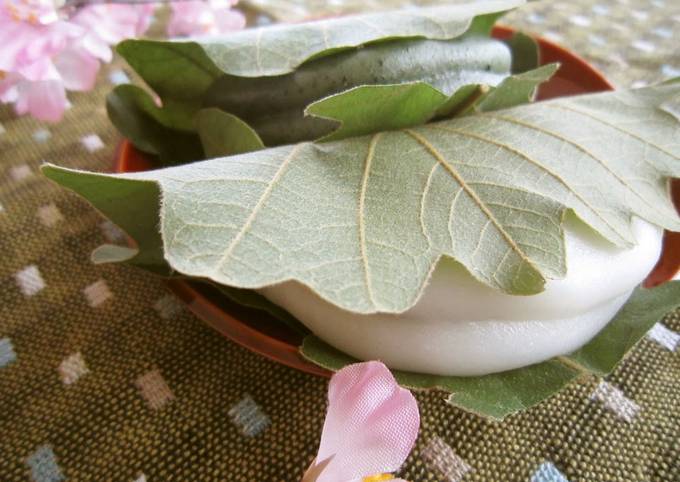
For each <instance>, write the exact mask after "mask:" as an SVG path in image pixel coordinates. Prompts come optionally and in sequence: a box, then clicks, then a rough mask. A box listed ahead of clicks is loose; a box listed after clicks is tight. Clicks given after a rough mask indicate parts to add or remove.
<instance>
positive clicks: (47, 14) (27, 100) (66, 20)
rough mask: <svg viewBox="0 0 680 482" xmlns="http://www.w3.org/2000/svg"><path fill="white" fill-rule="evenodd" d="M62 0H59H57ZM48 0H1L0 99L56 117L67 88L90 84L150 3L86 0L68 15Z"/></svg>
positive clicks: (142, 24)
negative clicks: (89, 2) (90, 2)
mask: <svg viewBox="0 0 680 482" xmlns="http://www.w3.org/2000/svg"><path fill="white" fill-rule="evenodd" d="M61 1H62V2H63V0H61ZM62 6H63V3H59V2H58V1H51V0H0V45H2V48H1V49H0V102H4V103H13V104H14V108H15V110H16V112H17V113H18V114H20V115H21V114H27V113H28V114H31V115H33V116H34V117H36V118H38V119H40V120H45V121H51V122H55V121H58V120H60V119H61V118H62V116H63V113H64V110H65V109H66V108H67V107H68V106H69V102H68V98H67V97H66V90H72V91H85V90H90V89H92V87H93V86H94V83H95V81H96V77H97V72H98V70H99V66H100V62H99V61H100V60H101V61H105V62H108V61H110V60H111V55H112V54H111V49H110V46H111V45H112V44H114V43H117V42H119V41H121V40H123V39H124V38H127V37H134V36H137V35H139V34H141V33H142V30H143V29H145V28H146V26H147V25H148V22H146V21H145V19H147V18H148V17H150V15H151V13H152V9H153V7H152V6H149V5H89V6H85V7H82V8H81V9H78V10H77V11H76V12H75V13H74V14H73V15H72V16H70V17H69V16H67V15H66V13H65V10H64V9H62V8H60V7H62Z"/></svg>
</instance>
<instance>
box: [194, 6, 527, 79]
mask: <svg viewBox="0 0 680 482" xmlns="http://www.w3.org/2000/svg"><path fill="white" fill-rule="evenodd" d="M524 3H525V2H524V0H483V1H479V2H469V3H464V4H457V5H456V4H454V5H442V6H433V7H421V8H417V9H404V10H398V11H388V12H379V13H369V14H362V15H352V16H347V17H335V18H330V19H325V20H318V21H314V22H306V23H300V24H280V25H274V26H268V27H263V28H258V29H246V30H242V31H240V32H235V33H230V34H229V35H227V36H224V37H218V38H216V39H214V40H211V39H206V40H204V41H201V42H200V45H201V47H202V49H203V50H204V52H205V53H206V55H207V56H208V58H210V60H211V61H212V62H213V63H214V65H215V66H216V67H218V68H219V69H220V70H221V71H222V72H224V73H226V74H229V75H236V76H239V77H261V76H272V75H282V74H286V73H289V72H292V71H293V70H295V69H296V68H297V67H298V66H300V65H301V64H303V63H304V62H306V61H308V60H310V59H316V58H320V57H323V56H326V55H329V54H334V53H337V52H339V51H341V50H345V49H349V48H355V47H358V46H361V45H366V44H369V43H374V42H377V41H386V40H394V39H404V38H428V39H436V40H443V39H452V38H455V37H458V36H460V35H462V34H463V33H465V32H466V31H468V30H470V29H471V28H472V29H473V30H475V32H477V33H480V34H485V33H488V30H489V29H490V26H491V25H493V22H494V21H495V19H496V17H497V15H496V14H500V13H501V12H504V11H507V10H511V9H514V8H516V7H519V6H521V5H523V4H524ZM487 15H488V17H487ZM475 17H480V21H479V22H478V23H477V24H474V23H473V19H474V18H475Z"/></svg>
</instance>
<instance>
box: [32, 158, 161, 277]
mask: <svg viewBox="0 0 680 482" xmlns="http://www.w3.org/2000/svg"><path fill="white" fill-rule="evenodd" d="M41 171H42V173H43V174H44V175H45V176H46V177H48V178H49V179H51V180H52V181H54V182H56V183H58V184H60V185H62V186H64V187H66V188H68V189H70V190H72V191H73V192H75V193H76V194H79V195H80V196H82V197H83V198H85V199H87V200H88V201H89V202H90V203H91V204H92V205H93V206H94V207H95V208H96V209H97V210H99V212H101V213H102V214H103V215H104V216H106V217H108V218H109V219H110V220H111V221H113V222H114V223H115V224H116V225H118V226H120V227H121V228H122V229H123V230H124V231H125V232H126V233H127V234H128V235H129V236H130V237H131V238H132V240H133V241H134V243H135V246H134V248H123V247H119V246H111V245H105V247H103V248H99V249H98V250H97V251H95V253H93V260H94V261H95V262H105V261H106V260H109V261H126V262H128V263H130V264H132V265H135V266H138V267H141V268H144V269H147V270H149V271H152V272H155V273H158V274H162V275H169V274H170V272H171V270H170V268H169V266H168V265H167V263H166V262H165V260H164V259H163V240H162V238H161V234H160V232H159V231H158V229H157V227H156V226H157V225H158V220H159V216H160V189H159V186H158V184H156V183H155V182H150V181H137V180H129V179H124V178H115V177H111V176H108V175H105V174H95V173H90V172H83V171H75V170H68V169H62V168H59V167H56V166H52V165H50V164H45V165H43V166H42V167H41Z"/></svg>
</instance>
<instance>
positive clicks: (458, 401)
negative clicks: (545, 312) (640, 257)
mask: <svg viewBox="0 0 680 482" xmlns="http://www.w3.org/2000/svg"><path fill="white" fill-rule="evenodd" d="M678 305H680V282H678V281H675V282H671V283H667V284H665V285H662V286H660V287H658V288H654V289H651V290H648V289H644V288H638V289H636V290H635V292H634V293H633V295H632V296H631V297H630V299H629V300H628V302H626V304H625V305H624V306H623V308H622V309H621V310H620V311H619V312H618V313H617V315H616V316H615V317H614V319H613V320H612V321H611V322H610V323H609V325H607V327H605V328H604V330H602V331H601V332H600V333H599V334H598V335H596V336H595V338H593V339H592V340H591V341H590V342H589V343H587V344H586V345H585V346H584V347H583V348H581V349H580V350H578V351H577V352H575V353H572V354H571V355H568V356H564V357H557V358H553V359H551V360H548V361H545V362H543V363H538V364H536V365H531V366H527V367H524V368H518V369H516V370H510V371H507V372H501V373H495V374H491V375H484V376H476V377H446V376H434V375H426V374H420V373H409V372H402V371H397V370H394V371H393V373H394V376H395V378H396V379H397V380H398V381H399V383H400V384H402V385H404V386H406V387H409V388H414V389H426V388H438V389H442V390H444V391H446V392H449V393H450V395H449V397H448V400H447V401H448V402H449V403H450V404H452V405H454V406H457V407H460V408H462V409H464V410H467V411H470V412H473V413H476V414H479V415H482V416H484V417H489V418H493V419H498V420H500V419H503V418H504V417H506V416H507V415H510V414H512V413H515V412H519V411H522V410H525V409H527V408H529V407H532V406H534V405H536V404H537V403H540V402H542V401H543V400H545V399H547V398H549V397H550V396H552V395H553V394H555V393H556V392H557V391H559V390H560V389H561V388H563V387H564V386H566V385H567V384H568V383H570V382H572V381H573V380H575V379H576V378H578V377H580V376H583V375H585V374H592V375H597V376H605V375H607V374H608V373H611V371H612V370H613V369H614V367H615V366H616V365H617V364H618V363H619V362H620V361H621V360H622V359H623V358H624V357H625V356H626V355H627V354H628V353H629V352H630V350H631V348H632V347H633V346H634V345H635V344H636V343H637V342H638V341H639V340H640V338H642V337H643V336H644V334H645V333H646V332H647V331H649V329H650V328H651V327H652V326H653V325H654V324H655V323H656V322H657V321H659V320H660V319H661V318H662V317H663V316H664V315H665V314H666V313H669V312H670V311H671V310H673V309H674V308H676V307H677V306H678ZM301 353H302V354H303V356H304V357H305V358H307V359H308V360H310V361H312V362H313V363H316V364H317V365H319V366H322V367H324V368H327V369H330V370H339V369H340V368H342V367H344V366H346V365H348V364H350V363H356V361H357V360H355V359H353V358H351V357H349V356H348V355H346V354H344V353H342V352H340V351H338V350H336V349H335V348H332V347H331V346H329V345H327V344H326V343H324V342H323V341H321V340H320V339H318V338H316V337H315V336H311V335H310V336H308V337H307V338H305V340H304V342H303V345H302V348H301Z"/></svg>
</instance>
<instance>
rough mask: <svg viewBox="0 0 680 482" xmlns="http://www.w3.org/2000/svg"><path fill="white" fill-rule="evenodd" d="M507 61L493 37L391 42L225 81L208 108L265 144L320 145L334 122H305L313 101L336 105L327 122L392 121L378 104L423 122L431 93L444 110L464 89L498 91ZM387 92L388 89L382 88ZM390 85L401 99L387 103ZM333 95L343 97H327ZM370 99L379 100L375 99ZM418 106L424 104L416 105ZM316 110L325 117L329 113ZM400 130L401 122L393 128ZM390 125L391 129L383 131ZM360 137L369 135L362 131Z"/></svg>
mask: <svg viewBox="0 0 680 482" xmlns="http://www.w3.org/2000/svg"><path fill="white" fill-rule="evenodd" d="M510 63H511V59H510V52H509V50H508V48H507V47H506V46H505V44H503V43H502V42H500V41H497V40H493V39H489V38H480V37H477V36H475V37H468V36H467V35H465V36H463V37H461V38H458V39H454V40H451V41H445V42H443V41H434V40H411V41H402V42H388V43H383V44H379V45H371V46H369V47H366V48H363V49H360V50H356V51H355V50H353V51H348V52H345V53H340V54H337V55H334V56H332V57H324V58H322V59H318V60H315V61H313V62H309V63H307V64H305V65H302V66H300V67H299V68H298V69H297V70H296V71H295V72H293V73H291V74H288V75H283V76H278V77H260V78H254V79H251V78H242V77H233V76H223V77H221V78H220V79H218V80H217V81H216V82H215V83H214V84H213V85H212V87H211V88H210V89H209V91H208V92H206V94H205V99H204V105H206V106H215V107H218V108H220V109H221V110H224V111H227V112H230V113H232V114H234V115H237V116H238V117H239V118H241V119H243V120H244V121H245V122H247V123H248V124H249V125H250V126H251V127H252V128H253V129H255V131H257V132H258V134H259V135H260V136H261V137H262V139H263V141H264V143H265V144H266V145H268V146H275V145H282V144H290V143H293V142H299V141H302V140H312V139H317V138H319V137H321V136H323V135H325V134H328V133H330V132H331V131H332V130H333V129H334V128H335V126H336V124H335V123H332V122H327V121H324V120H323V119H320V118H319V117H323V116H324V115H323V113H322V114H321V115H319V116H317V117H312V118H310V117H305V107H307V106H308V105H309V104H311V103H313V102H316V101H319V103H322V104H323V103H331V104H333V105H332V106H331V107H330V111H331V112H330V113H329V116H330V117H335V116H337V117H340V118H342V117H346V116H351V117H354V118H357V119H361V118H362V117H363V116H364V115H369V114H370V115H372V117H371V119H372V120H373V121H377V122H380V120H381V118H382V119H389V116H387V115H383V116H382V117H381V116H380V111H379V110H378V109H377V108H376V105H377V104H379V105H380V106H381V107H382V108H387V109H390V113H391V112H392V110H394V109H398V110H399V111H400V113H401V114H402V115H407V116H410V117H411V118H413V120H420V122H421V123H422V122H424V121H426V120H428V118H429V116H431V114H432V113H434V112H435V111H436V107H437V106H436V105H435V106H434V107H431V106H430V103H431V102H432V100H433V99H432V95H433V93H432V89H436V90H438V91H440V92H442V95H441V96H439V95H436V93H435V96H436V97H438V98H439V97H440V98H441V99H440V102H439V103H438V104H437V105H439V104H441V103H442V102H444V100H445V99H446V98H447V97H448V96H450V95H452V94H453V93H454V92H456V91H457V90H458V89H459V88H461V87H462V86H464V85H466V84H488V85H492V86H495V85H498V84H499V83H501V82H502V81H503V80H504V79H505V78H506V77H507V76H508V75H510ZM414 83H422V84H423V86H422V87H416V88H414V89H410V88H409V87H405V88H404V89H406V90H407V91H406V92H403V91H402V90H403V89H401V88H400V87H397V86H394V85H395V84H405V85H413V84H414ZM370 86H375V87H376V88H371V87H370ZM383 86H385V87H387V88H386V89H380V88H379V87H383ZM390 86H393V89H394V92H395V94H394V95H395V96H397V97H398V98H395V99H389V97H390V95H391V94H390V92H392V91H391V90H390ZM426 86H431V89H427V87H426ZM333 94H337V95H339V96H342V97H335V96H333V97H332V98H330V99H328V96H330V95H333ZM345 94H346V96H345ZM372 95H376V96H377V97H376V98H375V99H374V98H372V97H371V96H372ZM355 97H358V98H355ZM319 99H322V100H319ZM399 100H404V101H405V102H407V103H408V107H409V108H411V109H413V114H410V111H409V110H408V109H407V108H405V107H399V106H398V105H397V102H398V101H399ZM419 101H423V102H425V105H424V106H422V107H421V106H419V105H418V102H419ZM374 104H376V105H374ZM317 108H318V109H320V111H322V112H323V110H324V109H325V110H328V109H326V108H325V107H321V108H319V107H317ZM312 111H313V110H312ZM421 113H428V115H426V116H423V115H422V114H421ZM369 122H370V121H368V120H366V121H364V123H369ZM395 125H397V126H399V125H403V124H400V123H398V122H396V123H395ZM408 125H413V124H412V123H409V124H408ZM392 127H394V126H392V125H389V124H386V125H385V126H383V127H382V129H381V130H385V129H388V128H392ZM375 128H378V129H380V128H381V126H380V123H378V124H377V125H375V126H374V128H373V129H371V130H370V131H374V130H375ZM349 130H352V129H349ZM360 131H363V132H366V130H365V129H364V130H361V129H360Z"/></svg>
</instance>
